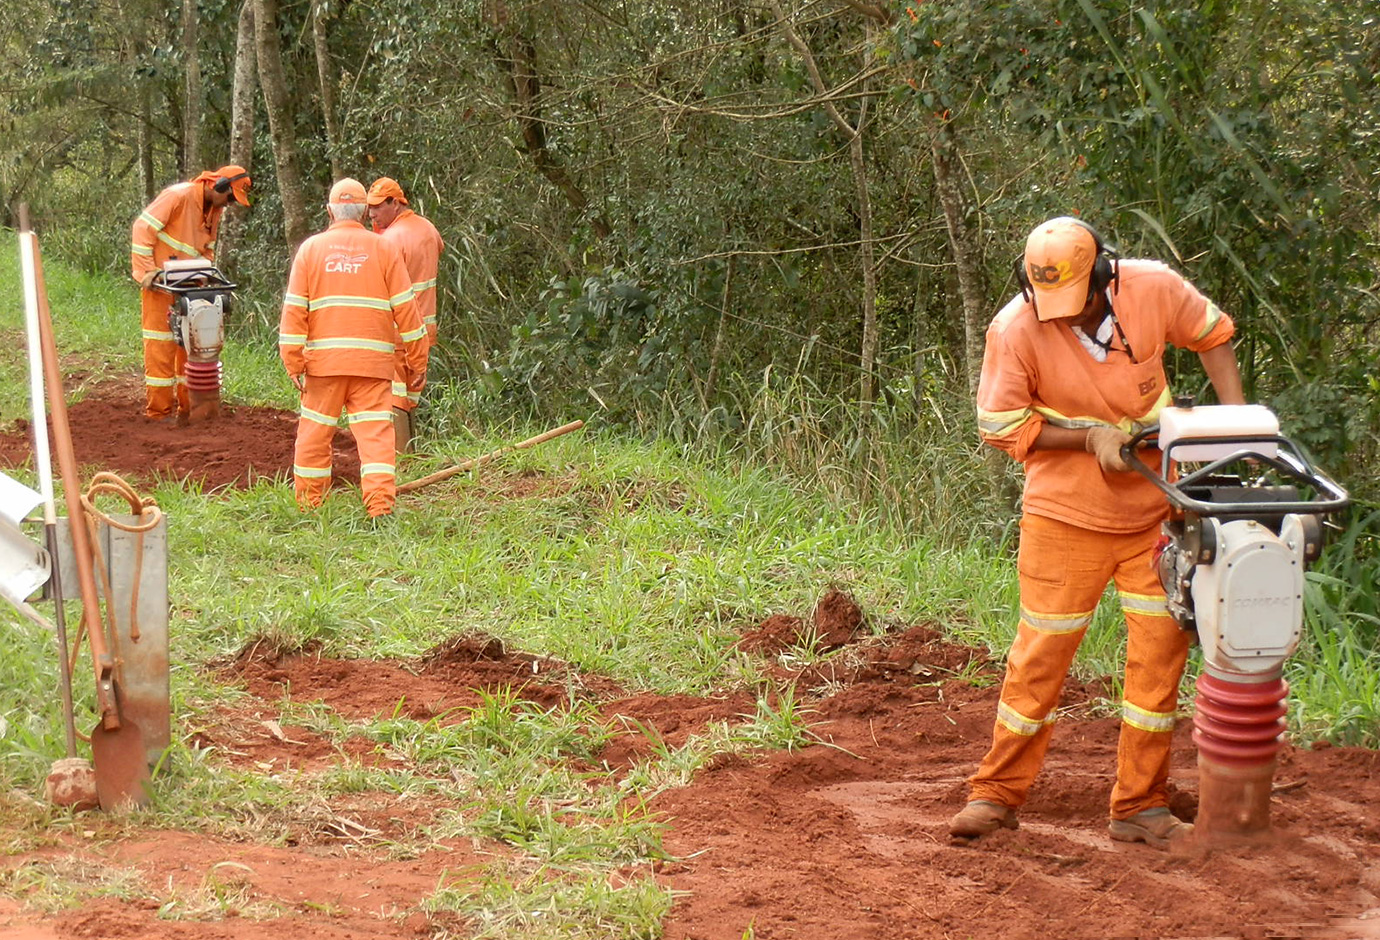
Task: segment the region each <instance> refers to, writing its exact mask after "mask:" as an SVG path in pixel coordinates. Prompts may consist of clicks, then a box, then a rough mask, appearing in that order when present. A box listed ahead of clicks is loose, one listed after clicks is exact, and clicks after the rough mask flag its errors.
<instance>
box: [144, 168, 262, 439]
mask: <svg viewBox="0 0 1380 940" xmlns="http://www.w3.org/2000/svg"><path fill="white" fill-rule="evenodd" d="M251 184H252V180H251V179H250V178H249V174H248V173H247V172H246V171H245V169H244V167H242V166H236V165H234V164H229V165H228V166H223V167H221V168H220V169H219V170H207V171H206V172H204V173H201V174H200V175H198V176H197V177H196V179H193V180H191V181H190V182H186V183H174V184H173V185H172V186H169V187H168V188H167V189H165V190H163V191H162V192H161V193H159V194H158V197H157V198H156V199H154V200H153V202H151V203H149V204H148V206H146V207H145V208H144V211H143V212H141V213H139V217H138V218H137V219H135V220H134V228H133V231H132V232H131V234H130V249H129V261H130V274H131V276H132V277H133V278H134V280H136V281H138V282H139V287H140V294H139V302H140V307H141V308H142V316H143V324H144V414H145V415H147V416H148V417H150V418H154V419H156V420H172V421H185V420H187V416H188V415H189V414H190V410H191V406H190V404H189V403H188V398H187V379H186V365H187V353H186V351H185V350H184V349H183V348H182V347H181V346H179V345H177V341H176V340H174V339H173V334H172V330H171V329H169V327H168V310H169V309H170V308H171V307H172V301H173V297H172V294H170V293H168V292H167V291H160V290H155V289H154V288H153V281H154V278H156V277H157V276H158V272H160V271H161V270H163V265H164V264H165V263H167V262H168V261H171V260H174V259H190V258H205V259H206V260H207V261H214V260H215V248H216V234H217V233H218V232H219V231H220V218H221V213H222V212H223V211H224V210H225V207H226V206H227V205H228V204H229V203H230V200H232V199H233V200H234V201H235V202H237V203H239V204H240V205H242V206H247V205H249V187H250V185H251Z"/></svg>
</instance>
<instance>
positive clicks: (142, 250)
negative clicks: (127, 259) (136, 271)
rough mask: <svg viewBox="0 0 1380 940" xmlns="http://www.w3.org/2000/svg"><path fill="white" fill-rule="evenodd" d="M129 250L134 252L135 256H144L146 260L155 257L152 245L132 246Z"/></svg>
mask: <svg viewBox="0 0 1380 940" xmlns="http://www.w3.org/2000/svg"><path fill="white" fill-rule="evenodd" d="M129 250H130V251H132V252H133V253H134V254H136V255H142V256H143V257H145V258H152V257H153V246H152V245H130V246H129Z"/></svg>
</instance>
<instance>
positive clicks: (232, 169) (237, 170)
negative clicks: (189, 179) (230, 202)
mask: <svg viewBox="0 0 1380 940" xmlns="http://www.w3.org/2000/svg"><path fill="white" fill-rule="evenodd" d="M221 180H225V182H224V183H221ZM194 182H198V183H210V184H211V187H212V188H213V189H215V190H217V191H218V192H222V193H223V192H225V189H224V188H223V187H226V186H228V187H229V188H230V194H231V195H232V196H234V197H235V201H236V202H238V203H239V204H240V205H242V206H247V205H249V187H251V186H252V185H254V181H253V180H251V179H250V178H249V171H248V170H246V169H245V168H244V167H242V166H240V165H238V164H235V163H227V164H226V165H225V166H223V167H221V168H220V169H219V170H205V171H204V172H202V173H199V174H198V175H197V178H196V180H194Z"/></svg>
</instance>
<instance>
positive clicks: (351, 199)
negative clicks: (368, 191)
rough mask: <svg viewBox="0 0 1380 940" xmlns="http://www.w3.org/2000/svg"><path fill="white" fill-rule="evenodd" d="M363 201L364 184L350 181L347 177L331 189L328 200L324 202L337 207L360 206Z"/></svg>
mask: <svg viewBox="0 0 1380 940" xmlns="http://www.w3.org/2000/svg"><path fill="white" fill-rule="evenodd" d="M364 200H365V192H364V184H363V183H361V182H360V181H359V180H357V179H351V178H350V177H348V176H347V177H345V178H344V179H343V180H340V181H339V182H337V183H336V184H335V185H334V186H332V187H331V195H330V198H329V199H327V200H326V201H327V202H329V203H331V204H333V205H338V204H340V203H352V204H360V205H362V204H363V203H364Z"/></svg>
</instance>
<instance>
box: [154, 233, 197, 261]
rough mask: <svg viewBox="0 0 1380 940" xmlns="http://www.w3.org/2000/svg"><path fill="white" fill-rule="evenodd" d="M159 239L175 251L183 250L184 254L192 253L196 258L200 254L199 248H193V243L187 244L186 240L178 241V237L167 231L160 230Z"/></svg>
mask: <svg viewBox="0 0 1380 940" xmlns="http://www.w3.org/2000/svg"><path fill="white" fill-rule="evenodd" d="M158 240H159V241H160V242H162V243H163V244H165V245H167V246H168V247H169V248H171V249H172V250H173V251H180V252H183V253H184V254H188V255H191V256H192V257H193V258H195V257H196V256H197V254H198V252H197V250H196V249H195V248H193V247H192V246H191V245H189V244H187V243H186V242H180V241H178V240H177V239H176V238H173V237H172V236H171V235H169V234H168V233H167V232H159V233H158Z"/></svg>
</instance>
